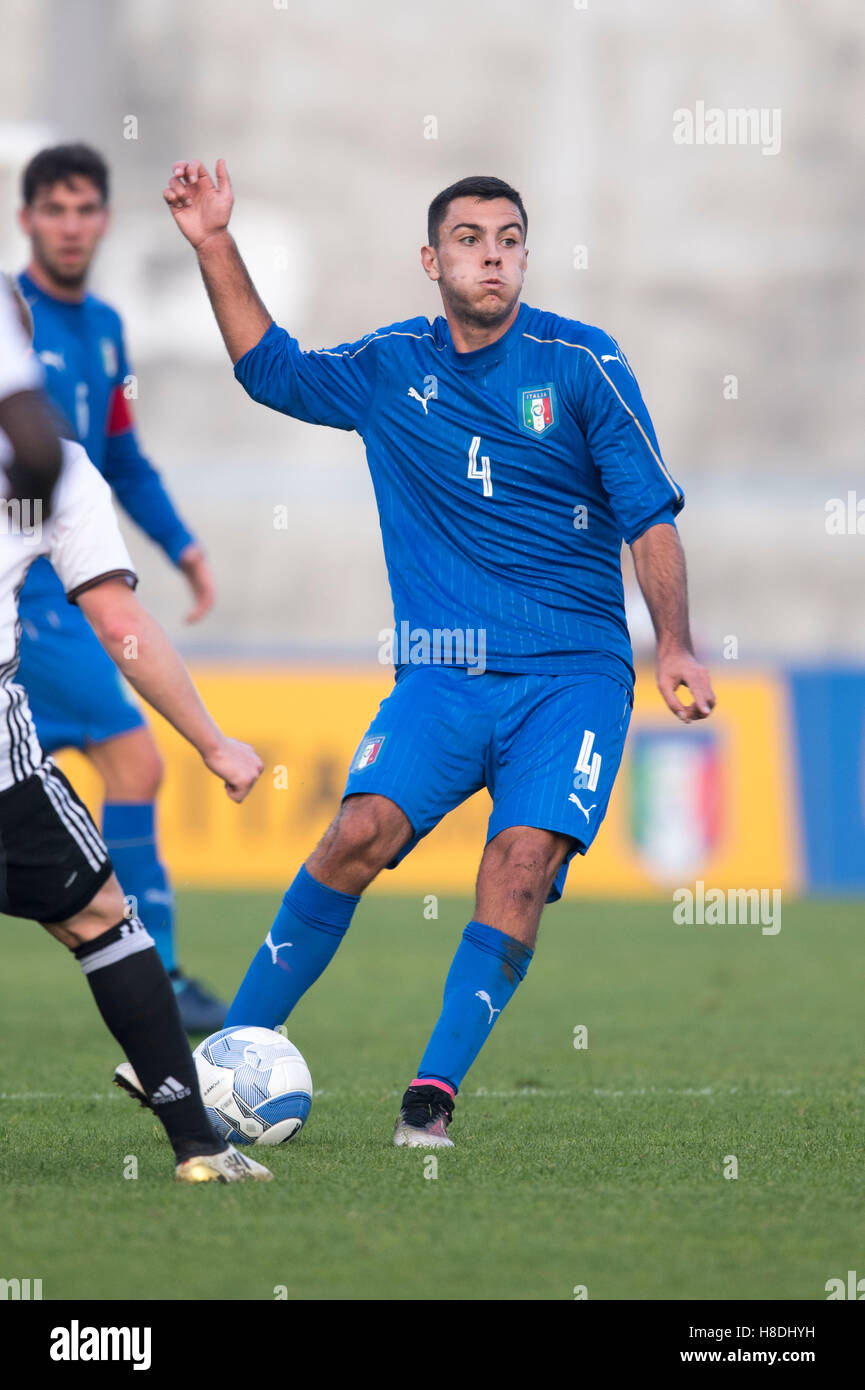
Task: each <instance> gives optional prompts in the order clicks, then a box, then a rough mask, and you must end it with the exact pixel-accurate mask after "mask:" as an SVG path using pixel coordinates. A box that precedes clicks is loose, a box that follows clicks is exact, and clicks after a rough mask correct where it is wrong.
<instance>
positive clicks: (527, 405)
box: [519, 385, 559, 438]
mask: <svg viewBox="0 0 865 1390" xmlns="http://www.w3.org/2000/svg"><path fill="white" fill-rule="evenodd" d="M519 419H520V429H523V430H525V431H526V434H533V435H535V437H536V438H537V437H538V436H540V435H542V434H546V433H547V432H548V431H549V430H551V429H554V428H555V426H556V425H557V424H558V423H559V421H558V411H557V409H556V391H555V387H554V386H552V385H549V386H530V387H528V388H527V389H526V390H524V391H521V392H520V409H519Z"/></svg>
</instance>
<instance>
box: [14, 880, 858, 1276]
mask: <svg viewBox="0 0 865 1390" xmlns="http://www.w3.org/2000/svg"><path fill="white" fill-rule="evenodd" d="M278 897H279V895H278V894H273V893H268V894H250V893H233V894H232V893H223V892H220V893H200V892H195V893H193V892H186V893H183V894H181V895H180V902H179V916H180V923H181V941H182V946H183V950H182V958H183V962H184V965H185V968H186V969H187V970H189V972H190V973H193V974H194V973H200V974H201V975H202V976H203V977H204V978H206V979H207V981H208V982H209V983H211V984H212V985H214V986H216V987H218V988H220V989H221V990H222V991H223V992H224V993H225V994H226V996H228V997H230V996H231V994H232V992H233V989H234V987H235V986H236V984H237V982H238V980H239V979H240V977H241V975H242V973H243V970H244V969H245V967H246V964H247V962H248V960H249V957H250V955H251V954H252V951H253V950H254V949H255V948H256V947H257V945H258V944H259V943H260V941H261V939H262V937H263V935H264V933H265V931H266V929H267V927H268V925H269V924H270V921H271V920H272V916H273V913H274V911H275V908H276V906H277V902H278ZM862 913H863V908H862V906H861V905H859V904H852V903H841V902H831V903H828V902H817V901H811V902H807V901H806V902H802V903H800V904H798V905H792V906H787V907H785V911H784V919H783V927H782V930H781V932H780V933H779V934H778V935H777V936H775V937H764V936H763V935H762V934H761V931H760V928H759V927H758V926H747V927H746V926H724V927H721V926H716V927H708V926H691V927H686V926H675V925H673V923H672V921H671V909H670V906H669V905H668V904H658V903H653V904H644V903H626V904H610V903H596V902H580V901H579V900H577V899H574V900H573V901H571V902H566V903H564V904H562V905H560V906H558V907H556V908H553V909H550V910H548V912H547V914H546V917H545V919H544V922H543V924H542V928H541V939H540V943H539V949H538V951H537V953H536V957H535V960H534V962H533V965H532V967H531V969H530V971H529V974H528V976H527V979H526V981H525V982H524V983H523V984H522V985H521V987H520V989H519V990H518V992H517V995H516V997H515V998H514V1001H513V1002H512V1004H511V1005H510V1006H509V1008H508V1011H507V1013H506V1015H505V1016H504V1017H503V1018H502V1019H501V1020H498V1021H497V1023H496V1027H495V1028H494V1030H493V1032H492V1034H491V1037H490V1041H489V1043H488V1044H487V1046H486V1048H485V1049H484V1051H483V1053H482V1054H481V1057H480V1058H479V1060H478V1062H477V1063H476V1065H475V1067H474V1068H473V1070H472V1072H471V1073H470V1075H469V1077H468V1079H467V1082H466V1085H465V1087H464V1089H463V1092H462V1093H461V1095H460V1097H459V1098H458V1102H457V1110H456V1118H455V1121H454V1124H453V1126H452V1129H451V1133H452V1134H453V1136H454V1139H455V1141H456V1145H457V1147H456V1149H454V1150H453V1151H447V1152H445V1153H439V1154H438V1155H436V1157H437V1176H432V1175H431V1170H433V1169H434V1168H435V1166H436V1165H434V1164H430V1162H429V1158H428V1156H427V1155H425V1154H424V1153H423V1152H420V1151H416V1150H415V1151H409V1150H396V1149H394V1148H392V1147H391V1145H390V1136H391V1129H392V1125H393V1120H394V1117H395V1113H396V1109H397V1103H398V1100H399V1097H400V1095H401V1094H402V1091H403V1089H404V1087H405V1084H406V1083H407V1081H408V1080H410V1079H411V1076H412V1075H413V1070H412V1069H413V1067H414V1066H416V1064H417V1060H418V1058H419V1056H420V1054H421V1052H422V1050H423V1047H424V1044H425V1042H426V1039H427V1036H428V1034H429V1031H430V1029H431V1027H432V1024H433V1022H434V1020H435V1018H436V1016H437V1013H438V1007H439V1002H440V997H441V987H442V984H443V981H444V976H445V973H446V971H447V967H448V964H449V962H450V959H451V957H452V954H453V951H454V949H455V947H456V943H457V940H458V938H459V934H460V932H461V930H462V927H463V926H464V924H465V922H466V921H467V920H468V918H469V917H470V915H471V907H470V904H469V903H468V902H466V901H461V900H458V899H450V900H445V899H442V900H441V901H440V904H439V918H438V920H437V921H427V920H425V919H424V916H423V903H422V901H421V900H420V899H419V898H395V897H391V896H380V897H368V898H367V899H366V900H365V901H364V902H363V903H362V904H361V907H360V909H359V910H358V913H357V916H356V918H355V922H354V924H353V926H352V928H351V931H350V932H349V934H348V936H347V938H346V940H345V942H344V944H343V945H342V946H341V948H340V951H339V953H338V955H337V957H336V959H335V961H334V963H333V965H332V966H331V967H330V969H329V970H328V972H327V974H326V976H325V977H324V979H323V980H321V981H320V982H319V983H318V984H317V985H316V986H315V987H314V989H313V990H312V991H311V992H310V994H309V995H308V996H307V997H306V999H305V1000H303V1001H302V1003H301V1004H300V1005H299V1007H298V1009H297V1010H296V1011H295V1013H294V1015H293V1016H292V1019H291V1021H290V1025H289V1034H290V1036H291V1038H292V1041H294V1042H295V1043H296V1044H297V1046H299V1047H300V1049H301V1051H303V1053H304V1054H305V1056H306V1058H307V1061H308V1062H309V1065H310V1069H311V1071H312V1076H313V1081H314V1084H315V1086H316V1089H317V1095H316V1099H315V1101H314V1103H313V1109H312V1113H311V1115H310V1118H309V1121H308V1123H307V1126H306V1129H305V1130H304V1132H303V1133H302V1135H301V1136H300V1138H299V1139H297V1140H296V1141H294V1142H292V1143H290V1144H288V1145H286V1146H285V1147H284V1148H281V1149H275V1150H270V1149H267V1150H264V1151H262V1155H261V1156H262V1157H263V1158H265V1160H266V1161H267V1163H268V1165H269V1166H271V1167H272V1168H273V1170H274V1173H275V1175H276V1179H277V1181H275V1182H273V1183H271V1184H267V1185H254V1186H253V1185H249V1186H242V1187H230V1188H224V1187H218V1186H215V1185H214V1186H208V1187H206V1188H203V1189H198V1188H180V1189H178V1188H175V1186H174V1185H173V1183H172V1181H171V1177H172V1164H171V1154H170V1150H169V1148H168V1146H167V1144H166V1143H165V1141H164V1139H163V1138H162V1132H161V1129H160V1128H159V1127H158V1126H157V1124H156V1123H155V1121H154V1120H153V1119H152V1118H151V1117H150V1116H148V1115H146V1114H145V1112H144V1111H142V1110H140V1109H138V1108H137V1107H135V1106H134V1105H133V1104H132V1103H131V1102H130V1101H129V1100H128V1099H127V1098H125V1097H124V1096H122V1095H121V1094H120V1093H119V1092H116V1091H115V1090H114V1088H113V1087H112V1086H111V1085H110V1084H109V1083H110V1076H111V1072H112V1069H113V1066H114V1064H115V1062H116V1061H117V1060H119V1056H118V1053H117V1050H116V1048H115V1046H114V1045H113V1043H112V1040H111V1039H110V1038H109V1037H108V1035H107V1034H106V1032H105V1030H104V1028H103V1027H102V1024H101V1021H100V1020H99V1018H98V1016H97V1014H96V1011H95V1008H94V1006H93V1004H92V1001H91V998H90V994H89V991H88V989H87V987H86V983H85V981H84V979H83V977H82V975H81V973H80V971H79V970H78V968H77V967H76V966H75V964H74V963H73V962H72V961H71V960H70V959H68V958H67V954H66V952H65V951H64V949H63V948H62V947H60V946H59V945H58V944H56V943H55V942H52V941H51V940H50V939H49V938H48V937H47V936H46V935H45V934H44V933H43V932H41V931H40V929H39V928H38V927H35V926H30V925H27V924H23V923H20V922H13V921H10V920H9V919H4V920H3V922H2V928H3V932H4V942H3V957H2V958H3V968H2V982H0V1018H2V1022H0V1030H2V1038H3V1044H2V1047H3V1063H2V1070H0V1093H2V1100H0V1176H2V1183H0V1277H2V1278H14V1277H17V1278H31V1279H35V1278H41V1279H42V1281H43V1296H44V1298H46V1299H61V1298H69V1299H79V1298H84V1299H149V1298H160V1299H187V1298H203V1299H220V1298H226V1299H273V1298H274V1297H277V1296H283V1297H284V1296H287V1297H288V1298H289V1299H304V1298H313V1299H370V1298H372V1299H478V1298H480V1299H562V1300H569V1299H572V1298H573V1297H574V1290H575V1288H576V1287H577V1286H585V1288H586V1289H587V1291H588V1297H589V1298H590V1299H686V1298H689V1299H690V1298H698V1299H708V1298H722V1299H724V1298H737V1299H738V1298H745V1299H768V1298H771V1299H775V1298H780V1299H817V1300H821V1299H825V1297H826V1293H825V1284H826V1281H827V1280H828V1279H830V1278H834V1277H841V1278H846V1271H847V1270H848V1269H858V1270H859V1271H860V1273H865V1269H862V1259H863V1250H865V1200H863V1199H865V1168H863V1164H862V1148H863V1110H865V1066H863V1055H862V1053H863V1049H862V1026H861V1019H862V977H861V964H860V962H861V935H862ZM579 1025H583V1026H585V1028H587V1030H588V1047H587V1048H585V1049H579V1050H578V1049H576V1048H575V1047H574V1045H573V1043H574V1029H575V1028H576V1027H578V1026H579ZM731 1156H732V1157H734V1158H735V1160H736V1162H737V1164H738V1177H736V1178H732V1177H725V1171H726V1172H731V1171H732V1167H733V1165H732V1162H731ZM130 1158H134V1159H136V1160H137V1167H138V1177H137V1178H130V1177H125V1176H124V1172H129V1171H131V1169H132V1167H133V1165H132V1164H131V1163H130V1161H129V1160H130Z"/></svg>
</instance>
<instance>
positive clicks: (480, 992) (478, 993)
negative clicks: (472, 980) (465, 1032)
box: [475, 989, 501, 1027]
mask: <svg viewBox="0 0 865 1390" xmlns="http://www.w3.org/2000/svg"><path fill="white" fill-rule="evenodd" d="M475 999H483V1001H484V1003H485V1004H486V1006H487V1008H488V1009H489V1011H490V1027H492V1026H493V1019H494V1018H495V1016H496V1014H500V1013H501V1009H494V1008H493V1001H492V999H491V998H490V996H489V995H488V994H487V992H486V990H485V989H476V990H475Z"/></svg>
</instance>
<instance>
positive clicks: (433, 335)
mask: <svg viewBox="0 0 865 1390" xmlns="http://www.w3.org/2000/svg"><path fill="white" fill-rule="evenodd" d="M234 370H235V375H236V377H237V379H238V380H239V381H240V382H241V383H242V385H243V386H244V387H245V389H246V390H247V392H248V393H249V394H250V395H251V396H252V397H253V399H254V400H257V401H261V402H263V403H264V404H266V405H269V406H271V407H272V408H273V409H274V410H280V411H283V412H284V413H285V414H287V415H292V416H295V417H296V418H298V419H300V420H307V421H310V422H311V423H313V424H321V425H333V426H335V427H336V428H338V429H346V430H350V429H353V430H357V432H358V433H359V434H360V435H361V437H362V438H363V440H364V443H365V445H366V452H367V459H368V462H369V468H370V472H371V475H372V481H373V485H374V488H375V494H376V499H377V502H378V510H379V517H380V521H381V530H382V536H383V540H384V552H385V560H386V563H387V569H388V575H389V579H390V586H391V593H392V595H393V603H394V615H395V624H396V629H395V630H396V653H395V659H396V664H397V666H400V665H403V664H405V663H406V662H407V661H411V660H412V656H411V650H410V648H411V646H412V645H413V644H416V643H419V642H423V641H426V642H427V643H430V642H432V644H433V645H435V641H436V639H435V634H436V633H445V634H447V635H448V640H450V638H451V634H452V633H453V632H454V631H455V630H459V631H461V632H462V633H463V634H465V638H464V640H465V643H466V646H467V648H468V645H469V644H471V645H472V647H473V655H476V654H477V652H478V649H479V648H480V647H481V646H483V650H484V663H485V666H486V669H488V670H492V671H510V672H515V673H517V672H537V673H540V672H548V673H560V674H564V673H574V672H587V673H596V674H605V675H611V676H614V677H616V678H617V679H618V680H620V681H622V682H623V683H624V684H626V685H627V686H628V688H631V687H632V685H633V669H632V666H631V646H630V640H629V637H628V629H627V624H626V622H625V611H624V601H623V593H622V574H621V560H620V556H621V545H622V541H623V539H624V540H625V541H627V542H629V543H630V542H632V541H634V540H636V539H637V537H639V536H640V535H641V534H642V533H643V532H644V531H645V530H647V529H648V527H650V526H653V525H655V524H656V523H658V522H673V518H674V516H675V515H676V513H677V512H678V511H679V510H680V509H681V507H682V505H683V500H684V499H683V496H682V492H681V490H680V489H679V487H678V485H677V484H676V483H675V481H674V480H673V478H672V477H671V476H670V474H669V472H668V470H667V468H666V466H665V465H664V462H663V460H662V458H661V453H660V450H659V447H658V442H657V439H656V438H655V431H654V429H653V427H652V422H651V420H650V418H649V414H648V411H647V410H646V407H645V405H644V404H643V400H642V397H641V395H640V391H639V388H638V386H637V383H636V381H635V379H634V376H633V373H632V372H631V369H630V367H629V366H628V363H627V360H626V359H625V356H624V354H623V353H622V351H621V349H620V348H619V347H618V345H617V343H616V342H615V340H614V339H613V338H611V337H610V336H609V335H608V334H606V333H604V332H602V331H601V329H599V328H592V327H590V326H588V325H586V324H583V323H577V322H574V321H573V320H571V319H564V318H559V317H558V316H557V315H555V314H551V313H545V312H543V311H541V310H538V309H532V308H529V307H528V306H527V305H525V304H522V305H521V306H520V309H519V312H518V314H517V317H516V319H515V320H514V323H513V324H512V325H511V327H510V328H509V329H508V331H507V332H506V333H505V334H504V335H503V336H502V337H501V338H499V339H498V341H497V342H494V343H491V344H489V345H488V346H487V347H483V348H480V349H478V350H477V351H475V352H467V353H459V352H457V351H456V350H455V348H454V345H453V342H452V339H451V335H450V331H449V329H448V325H447V321H446V319H444V318H441V317H440V318H437V319H436V320H435V321H434V322H433V323H429V321H428V320H427V319H424V318H416V319H409V320H408V321H407V322H405V323H398V324H392V325H391V326H390V327H388V328H381V329H379V330H377V331H376V332H375V333H370V334H368V335H367V337H365V338H362V339H361V340H360V341H359V342H357V343H352V344H344V345H342V346H339V347H336V348H332V349H329V350H319V351H313V352H303V351H301V349H300V347H299V346H298V344H297V342H296V341H295V340H294V339H293V338H291V337H290V336H289V335H288V334H287V333H286V332H285V331H284V329H282V328H279V327H278V326H277V325H276V324H272V325H271V326H270V328H269V329H268V330H267V332H266V333H265V334H264V337H263V338H262V339H261V341H260V342H259V343H258V344H257V345H256V346H255V347H254V348H252V349H251V350H250V351H249V352H247V353H246V354H245V355H244V356H243V357H241V358H240V360H239V361H238V362H237V363H236V364H235V369H234ZM407 647H408V650H407ZM452 650H455V649H454V648H453V647H452ZM454 664H469V663H468V662H464V663H460V662H459V660H457V661H455V662H454ZM475 664H479V663H475Z"/></svg>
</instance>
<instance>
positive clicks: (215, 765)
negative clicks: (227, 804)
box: [204, 738, 264, 801]
mask: <svg viewBox="0 0 865 1390" xmlns="http://www.w3.org/2000/svg"><path fill="white" fill-rule="evenodd" d="M204 762H205V765H206V766H207V767H208V768H209V769H210V771H211V772H212V773H213V774H214V776H216V777H221V778H222V780H223V782H224V783H225V790H226V792H227V793H228V795H229V796H230V798H231V800H232V801H243V799H244V797H245V796H246V795H247V794H248V793H249V792H250V791H252V788H253V787H254V786H255V784H256V782H257V781H258V779H259V777H260V776H261V773H262V771H263V769H264V763H263V762H262V761H261V758H260V757H259V756H258V754H257V753H256V751H255V749H254V748H250V746H249V744H248V743H241V742H240V740H239V739H236V738H223V740H222V743H221V744H220V745H219V747H218V748H217V749H216V750H215V752H213V753H208V754H206V755H205V758H204Z"/></svg>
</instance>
